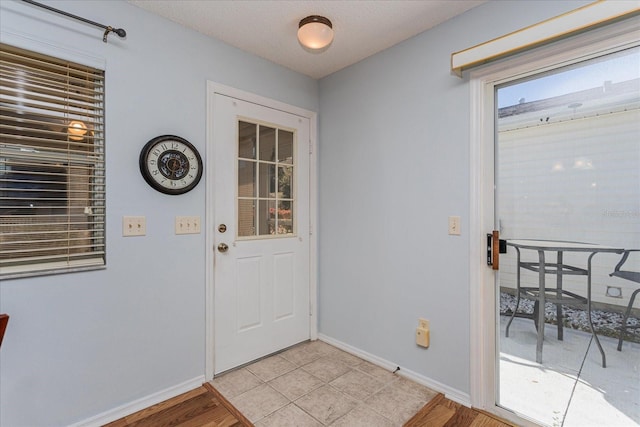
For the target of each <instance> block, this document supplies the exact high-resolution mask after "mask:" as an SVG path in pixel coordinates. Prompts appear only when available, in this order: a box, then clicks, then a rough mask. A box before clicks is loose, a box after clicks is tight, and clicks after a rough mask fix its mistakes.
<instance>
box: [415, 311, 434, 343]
mask: <svg viewBox="0 0 640 427" xmlns="http://www.w3.org/2000/svg"><path fill="white" fill-rule="evenodd" d="M430 334H431V332H430V330H429V321H428V320H426V319H422V318H421V319H418V328H417V329H416V344H418V345H419V346H421V347H429V336H430Z"/></svg>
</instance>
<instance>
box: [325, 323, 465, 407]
mask: <svg viewBox="0 0 640 427" xmlns="http://www.w3.org/2000/svg"><path fill="white" fill-rule="evenodd" d="M318 339H319V340H320V341H324V342H326V343H327V344H331V345H332V346H334V347H337V348H339V349H341V350H344V351H346V352H347V353H351V354H353V355H354V356H358V357H359V358H361V359H364V360H366V361H368V362H371V363H373V364H374V365H378V366H380V367H382V368H385V369H388V370H389V371H392V372H393V371H395V370H396V368H398V367H399V368H400V370H399V371H398V375H400V376H402V377H405V378H407V379H409V380H411V381H414V382H416V383H418V384H422V385H423V386H425V387H428V388H430V389H431V390H434V391H437V392H439V393H443V394H444V395H445V396H446V398H447V399H450V400H453V401H454V402H457V403H460V404H461V405H464V406H467V407H469V408H470V407H471V396H469V394H468V393H464V392H462V391H460V390H457V389H455V388H452V387H449V386H448V385H446V384H442V383H441V382H439V381H436V380H434V379H431V378H428V377H425V376H424V375H421V374H419V373H417V372H414V371H412V370H410V369H406V368H403V367H402V366H398V364H396V363H393V362H390V361H388V360H386V359H383V358H381V357H378V356H376V355H373V354H371V353H367V352H366V351H363V350H360V349H359V348H356V347H353V346H351V345H349V344H346V343H343V342H342V341H338V340H336V339H334V338H331V337H329V336H327V335H324V334H318Z"/></svg>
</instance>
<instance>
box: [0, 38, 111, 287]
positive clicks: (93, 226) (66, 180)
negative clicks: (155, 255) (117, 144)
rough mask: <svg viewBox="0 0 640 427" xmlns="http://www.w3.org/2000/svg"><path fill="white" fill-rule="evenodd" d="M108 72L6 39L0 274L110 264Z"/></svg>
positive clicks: (0, 49) (0, 86) (1, 56)
mask: <svg viewBox="0 0 640 427" xmlns="http://www.w3.org/2000/svg"><path fill="white" fill-rule="evenodd" d="M103 100H104V72H103V71H101V70H97V69H94V68H90V67H86V66H83V65H78V64H74V63H70V62H67V61H63V60H60V59H56V58H52V57H49V56H45V55H40V54H37V53H34V52H29V51H25V50H22V49H18V48H14V47H11V46H8V45H5V44H0V278H6V277H14V276H22V275H33V274H46V273H52V272H64V271H69V270H72V269H77V268H87V267H92V268H93V267H96V266H102V265H104V264H105V168H104V166H105V162H104V110H103V107H104V101H103Z"/></svg>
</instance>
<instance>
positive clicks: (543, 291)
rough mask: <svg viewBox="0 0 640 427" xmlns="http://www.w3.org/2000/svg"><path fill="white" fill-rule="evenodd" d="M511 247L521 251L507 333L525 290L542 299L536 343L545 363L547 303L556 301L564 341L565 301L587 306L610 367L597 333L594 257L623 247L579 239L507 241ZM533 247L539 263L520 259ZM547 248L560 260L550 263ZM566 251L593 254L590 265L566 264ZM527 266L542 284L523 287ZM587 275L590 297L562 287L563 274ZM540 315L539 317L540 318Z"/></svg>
mask: <svg viewBox="0 0 640 427" xmlns="http://www.w3.org/2000/svg"><path fill="white" fill-rule="evenodd" d="M507 246H511V247H513V248H515V250H516V252H517V273H516V277H517V278H516V286H517V290H516V292H517V295H516V298H517V303H516V308H515V309H514V310H513V313H512V315H511V318H510V319H509V323H508V324H507V327H506V336H507V337H508V336H509V327H510V326H511V322H512V321H513V319H514V317H516V313H517V311H518V305H519V303H520V294H521V292H522V293H524V294H525V295H527V296H529V297H532V298H534V299H536V300H537V301H538V307H539V309H538V310H537V313H534V315H533V316H532V317H533V318H534V321H537V329H538V337H537V344H536V362H537V363H542V342H543V339H544V317H545V308H544V307H545V302H546V301H549V302H552V303H554V304H556V309H557V319H558V339H559V340H562V338H563V337H562V304H567V305H582V306H584V305H586V307H587V313H588V316H587V317H588V319H589V327H590V328H591V335H592V336H593V338H594V340H595V342H596V344H597V345H598V349H599V350H600V354H601V355H602V367H603V368H606V366H607V362H606V356H605V354H604V350H603V349H602V345H601V344H600V340H599V339H598V336H597V335H596V332H595V330H594V328H593V321H592V319H591V271H592V269H591V260H592V258H593V257H594V256H595V255H596V254H598V253H603V252H605V253H606V252H608V253H616V254H620V253H622V252H623V251H624V249H622V248H615V247H610V246H603V245H597V244H592V243H578V242H564V241H555V240H526V239H521V240H507ZM522 249H526V250H533V251H536V252H538V261H537V262H528V261H527V262H525V261H522V260H521V258H520V250H522ZM545 251H546V252H555V253H556V262H555V263H548V262H546V261H545ZM565 252H585V253H589V257H588V259H587V266H586V268H583V267H576V266H571V265H567V264H565V263H564V258H563V255H564V253H565ZM522 268H524V269H526V270H530V271H534V272H537V273H538V287H537V288H535V287H521V286H520V269H522ZM546 274H555V275H556V287H555V288H550V289H547V287H546V281H545V275H546ZM567 275H572V276H587V297H586V298H585V297H583V296H580V295H577V294H575V293H573V292H569V291H566V290H564V289H562V278H563V276H567ZM536 318H537V319H536Z"/></svg>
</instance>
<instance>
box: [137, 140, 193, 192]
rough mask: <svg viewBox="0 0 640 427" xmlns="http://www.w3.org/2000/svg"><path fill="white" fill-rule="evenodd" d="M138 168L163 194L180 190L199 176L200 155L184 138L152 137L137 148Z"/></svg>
mask: <svg viewBox="0 0 640 427" xmlns="http://www.w3.org/2000/svg"><path fill="white" fill-rule="evenodd" d="M140 172H142V176H143V177H144V179H145V181H147V183H148V184H149V185H150V186H152V187H153V188H155V189H156V190H158V191H160V192H162V193H165V194H183V193H186V192H187V191H189V190H191V189H193V188H194V187H195V186H196V185H197V184H198V182H199V181H200V178H201V177H202V159H201V158H200V154H199V153H198V150H196V148H195V147H194V146H193V145H192V144H191V143H190V142H189V141H187V140H186V139H184V138H180V137H179V136H175V135H163V136H158V137H156V138H153V139H152V140H151V141H149V142H147V144H146V145H145V146H144V147H143V148H142V151H141V152H140Z"/></svg>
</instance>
